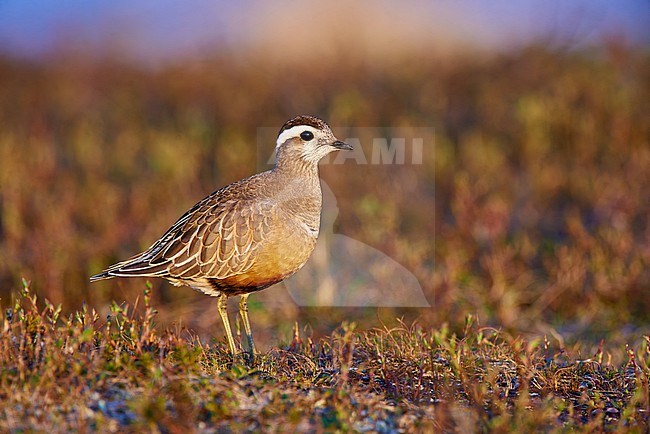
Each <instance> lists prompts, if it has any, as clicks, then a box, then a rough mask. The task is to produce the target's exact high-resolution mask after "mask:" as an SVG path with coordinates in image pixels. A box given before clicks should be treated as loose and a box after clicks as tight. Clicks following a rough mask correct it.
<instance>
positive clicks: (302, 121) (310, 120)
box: [278, 115, 329, 135]
mask: <svg viewBox="0 0 650 434" xmlns="http://www.w3.org/2000/svg"><path fill="white" fill-rule="evenodd" d="M298 125H308V126H310V127H314V128H316V129H319V130H326V129H328V128H329V127H328V126H327V124H326V123H325V121H324V120H322V119H320V118H317V117H314V116H307V115H301V116H296V117H295V118H293V119H289V120H288V121H287V122H286V123H285V124H284V125H283V126H282V128H280V132H279V133H278V135H280V134H282V132H283V131H284V130H288V129H289V128H292V127H295V126H298Z"/></svg>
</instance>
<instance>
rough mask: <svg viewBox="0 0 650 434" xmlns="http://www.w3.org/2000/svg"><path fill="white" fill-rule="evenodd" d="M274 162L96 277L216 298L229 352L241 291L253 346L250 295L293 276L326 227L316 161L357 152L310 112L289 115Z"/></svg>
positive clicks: (216, 194) (216, 195) (220, 192)
mask: <svg viewBox="0 0 650 434" xmlns="http://www.w3.org/2000/svg"><path fill="white" fill-rule="evenodd" d="M276 145H277V146H276V164H275V167H274V168H273V169H271V170H269V171H266V172H263V173H259V174H257V175H253V176H251V177H249V178H245V179H242V180H241V181H237V182H234V183H232V184H230V185H228V186H226V187H223V188H222V189H220V190H217V191H216V192H214V193H212V194H211V195H209V196H208V197H206V198H205V199H203V200H202V201H200V202H199V203H197V204H196V205H194V206H193V207H192V208H191V209H190V210H189V211H187V212H186V213H185V214H184V215H183V216H182V217H181V218H180V219H179V220H178V221H177V222H176V223H175V224H174V225H173V226H172V227H171V228H170V229H169V230H168V231H167V232H166V233H165V234H164V235H163V236H162V237H161V238H160V239H159V240H158V241H156V242H155V243H154V244H153V245H152V246H151V247H150V248H149V249H147V250H146V251H145V252H143V253H140V254H138V255H135V256H133V257H132V258H130V259H127V260H126V261H123V262H119V263H117V264H115V265H112V266H111V267H109V268H108V269H106V271H104V272H102V273H99V274H97V275H95V276H92V277H91V278H90V280H91V282H94V281H96V280H101V279H108V278H111V277H162V278H165V279H167V280H169V281H170V282H171V283H173V284H174V285H188V286H190V287H192V288H194V289H196V290H198V291H201V292H203V293H205V294H207V295H210V296H214V297H218V308H219V313H220V315H221V318H222V320H223V322H224V328H225V330H226V337H227V338H228V344H229V346H230V350H231V352H232V353H233V354H234V353H235V351H236V347H235V343H234V339H233V337H232V332H231V330H230V323H229V321H228V317H227V313H226V303H227V299H228V297H230V296H233V295H241V301H240V304H239V307H240V314H241V316H242V320H243V322H244V327H245V329H246V330H245V331H246V336H247V339H248V345H249V349H250V351H251V352H254V351H255V348H254V344H253V338H252V335H251V331H250V323H249V321H248V308H247V305H246V300H247V297H248V295H249V294H250V293H251V292H254V291H259V290H262V289H264V288H267V287H269V286H271V285H273V284H275V283H277V282H280V281H281V280H283V279H285V278H287V277H289V276H291V275H292V274H294V273H295V272H296V271H298V269H300V267H302V266H303V265H304V264H305V262H306V261H307V259H308V258H309V256H310V255H311V253H312V251H313V249H314V246H315V245H316V239H317V237H318V229H319V225H320V212H321V203H322V193H321V189H320V182H319V179H318V161H319V160H320V159H321V158H322V157H324V156H325V155H327V154H329V153H330V152H332V151H335V150H338V149H352V147H351V146H350V145H348V144H346V143H343V142H341V141H339V140H337V139H336V137H334V134H333V133H332V131H331V130H330V128H329V126H328V125H327V124H326V123H325V122H323V121H322V120H321V119H318V118H315V117H312V116H298V117H295V118H293V119H291V120H289V121H288V122H287V123H286V124H284V126H283V127H282V129H281V130H280V133H279V134H278V140H277V144H276Z"/></svg>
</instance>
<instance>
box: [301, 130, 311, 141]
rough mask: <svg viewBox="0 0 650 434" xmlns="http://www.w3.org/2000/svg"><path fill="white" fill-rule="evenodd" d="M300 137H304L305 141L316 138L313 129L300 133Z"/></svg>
mask: <svg viewBox="0 0 650 434" xmlns="http://www.w3.org/2000/svg"><path fill="white" fill-rule="evenodd" d="M300 138H301V139H303V140H304V141H305V142H308V141H310V140H311V139H313V138H314V134H313V133H312V132H311V131H303V132H302V133H300Z"/></svg>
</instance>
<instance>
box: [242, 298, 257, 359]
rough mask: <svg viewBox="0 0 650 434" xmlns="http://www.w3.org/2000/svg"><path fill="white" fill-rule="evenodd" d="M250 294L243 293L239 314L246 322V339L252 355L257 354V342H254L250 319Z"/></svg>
mask: <svg viewBox="0 0 650 434" xmlns="http://www.w3.org/2000/svg"><path fill="white" fill-rule="evenodd" d="M249 295H250V294H243V295H242V296H241V297H240V299H239V315H240V316H241V319H242V321H243V322H244V331H245V332H246V340H247V341H248V349H249V351H250V353H251V355H252V356H254V355H255V354H257V352H256V351H255V344H254V343H253V333H252V332H251V323H250V322H249V321H248V296H249Z"/></svg>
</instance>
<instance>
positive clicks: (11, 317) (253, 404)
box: [0, 282, 650, 432]
mask: <svg viewBox="0 0 650 434" xmlns="http://www.w3.org/2000/svg"><path fill="white" fill-rule="evenodd" d="M150 294H151V292H150V289H147V290H145V292H144V297H143V298H142V303H143V310H142V314H134V313H133V312H134V311H135V309H130V308H129V306H127V305H122V306H118V305H116V304H114V305H113V306H112V307H111V312H112V313H111V315H109V316H108V317H107V318H100V317H99V316H98V315H97V313H96V312H95V311H94V310H92V309H88V308H86V307H85V306H84V308H83V309H81V310H80V311H77V312H74V313H73V314H71V315H70V316H68V317H63V318H61V317H59V315H60V307H55V306H53V305H52V304H50V303H49V302H45V303H44V305H43V304H41V303H39V301H38V299H37V297H36V296H35V295H33V294H31V293H30V291H29V288H28V286H27V283H26V282H25V288H24V289H23V290H22V291H21V295H20V296H19V297H18V298H17V299H16V300H15V302H14V305H13V307H12V308H8V309H7V310H6V312H5V315H4V317H3V331H2V334H1V335H0V365H1V366H2V374H1V377H0V391H1V392H0V394H1V396H2V400H0V402H1V403H0V415H1V416H2V417H1V418H0V421H2V422H0V424H1V427H2V429H3V430H8V431H13V432H20V431H27V430H37V431H49V432H69V431H70V430H85V429H92V430H98V431H102V432H110V431H117V430H124V429H129V430H142V429H144V430H147V431H154V432H155V431H160V432H182V431H186V430H188V429H195V428H198V429H199V430H201V431H206V432H214V431H215V430H216V431H218V430H224V429H225V430H231V431H259V430H274V431H295V430H299V431H319V430H330V431H334V430H340V431H350V430H353V431H363V432H365V431H372V432H394V431H396V430H399V431H403V432H417V431H421V430H424V429H436V430H441V429H443V430H446V431H453V430H460V431H462V432H476V431H486V430H487V431H492V432H524V431H530V430H540V429H542V430H545V431H549V432H554V431H565V430H570V429H574V428H580V429H584V430H595V431H600V430H612V431H615V430H631V431H635V432H643V431H644V430H647V428H648V422H649V421H648V416H649V413H648V412H649V411H650V403H649V401H648V374H649V373H650V370H649V366H650V346H649V344H650V338H649V337H646V338H645V341H643V342H639V343H638V346H635V347H629V348H626V349H616V350H614V351H617V352H626V356H627V361H626V362H625V363H623V364H621V365H614V364H611V363H610V362H608V361H607V357H603V356H604V353H603V351H602V348H601V349H599V351H598V352H597V353H596V354H594V355H593V357H590V358H587V359H580V358H579V357H577V355H576V353H575V350H571V349H567V348H558V347H557V346H554V345H551V344H550V343H549V342H548V341H542V340H532V341H528V340H526V339H523V338H521V337H512V336H510V335H509V334H508V333H504V332H500V331H498V330H495V329H493V328H490V327H480V326H478V325H477V324H476V323H475V322H474V321H473V319H472V317H468V319H467V323H466V327H465V330H464V332H463V333H462V334H461V335H459V336H457V335H456V334H452V333H450V332H449V329H448V328H447V327H446V326H443V327H442V328H441V329H439V330H427V329H424V328H422V327H420V326H418V325H415V324H414V325H410V326H407V325H405V324H402V325H401V326H399V327H395V328H378V329H372V330H367V331H359V330H356V329H355V324H354V323H344V324H343V325H342V326H341V327H340V328H338V329H337V330H335V331H334V332H333V333H332V334H331V336H328V337H326V338H324V339H321V340H319V341H312V339H311V338H310V337H309V336H303V335H301V333H300V332H299V330H298V328H297V327H296V331H295V334H294V336H293V340H292V341H291V342H289V343H288V344H285V345H281V346H280V347H279V348H276V349H274V350H272V351H269V352H267V353H265V354H261V355H260V356H259V357H258V358H257V359H256V360H254V361H249V362H248V363H246V362H245V361H244V360H242V359H238V360H236V361H234V362H233V360H232V358H231V357H230V355H229V354H228V353H227V350H226V348H227V347H226V346H225V344H224V343H223V342H221V343H214V342H213V343H210V344H206V343H202V342H200V341H199V340H198V339H197V338H196V336H193V335H192V334H191V333H189V332H188V331H187V330H183V329H179V330H165V331H161V330H158V329H157V328H156V327H155V325H154V323H153V320H154V318H155V314H156V311H155V309H154V308H153V307H152V306H151V305H150ZM137 303H138V302H137V301H136V304H137Z"/></svg>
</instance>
